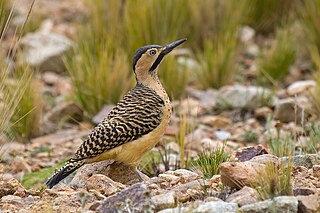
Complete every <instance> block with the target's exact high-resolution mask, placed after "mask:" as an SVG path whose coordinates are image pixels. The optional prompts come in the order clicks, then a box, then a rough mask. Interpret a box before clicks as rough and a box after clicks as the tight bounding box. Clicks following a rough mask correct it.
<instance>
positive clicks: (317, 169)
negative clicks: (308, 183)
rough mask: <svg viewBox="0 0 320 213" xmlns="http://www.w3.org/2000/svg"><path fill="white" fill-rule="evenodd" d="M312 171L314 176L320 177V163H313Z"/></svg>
mask: <svg viewBox="0 0 320 213" xmlns="http://www.w3.org/2000/svg"><path fill="white" fill-rule="evenodd" d="M312 173H313V176H314V177H316V178H319V179H320V165H313V166H312Z"/></svg>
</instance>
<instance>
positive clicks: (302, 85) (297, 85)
mask: <svg viewBox="0 0 320 213" xmlns="http://www.w3.org/2000/svg"><path fill="white" fill-rule="evenodd" d="M316 85H317V83H316V82H315V81H314V80H305V81H295V82H294V83H292V84H291V85H290V86H289V87H288V88H287V93H288V95H290V96H294V95H298V94H301V93H303V92H306V93H307V92H312V91H313V90H314V89H315V87H316Z"/></svg>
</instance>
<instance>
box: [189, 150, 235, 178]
mask: <svg viewBox="0 0 320 213" xmlns="http://www.w3.org/2000/svg"><path fill="white" fill-rule="evenodd" d="M229 158H230V153H228V152H226V150H225V146H224V145H223V146H218V147H217V148H215V149H214V150H204V151H203V152H202V153H200V154H199V155H198V158H197V159H196V160H195V161H194V163H193V165H194V166H196V167H198V168H200V169H201V171H202V173H203V176H204V177H205V178H211V177H212V176H213V175H216V174H218V173H219V166H220V164H222V163H223V162H226V161H228V160H229Z"/></svg>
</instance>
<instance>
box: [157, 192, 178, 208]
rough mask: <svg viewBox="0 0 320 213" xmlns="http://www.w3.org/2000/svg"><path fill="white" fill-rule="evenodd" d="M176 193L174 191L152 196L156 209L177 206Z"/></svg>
mask: <svg viewBox="0 0 320 213" xmlns="http://www.w3.org/2000/svg"><path fill="white" fill-rule="evenodd" d="M174 194H175V193H174V192H169V193H165V194H160V195H156V196H153V197H151V202H152V204H153V205H154V207H155V210H156V211H160V210H162V209H167V208H173V207H175V206H176V200H175V197H174Z"/></svg>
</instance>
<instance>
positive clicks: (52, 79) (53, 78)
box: [42, 71, 60, 86]
mask: <svg viewBox="0 0 320 213" xmlns="http://www.w3.org/2000/svg"><path fill="white" fill-rule="evenodd" d="M59 78H60V77H59V75H58V74H56V73H54V72H50V71H46V72H44V73H43V74H42V80H43V81H44V82H45V83H46V84H47V85H49V86H53V85H55V84H57V83H58V81H59Z"/></svg>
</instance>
